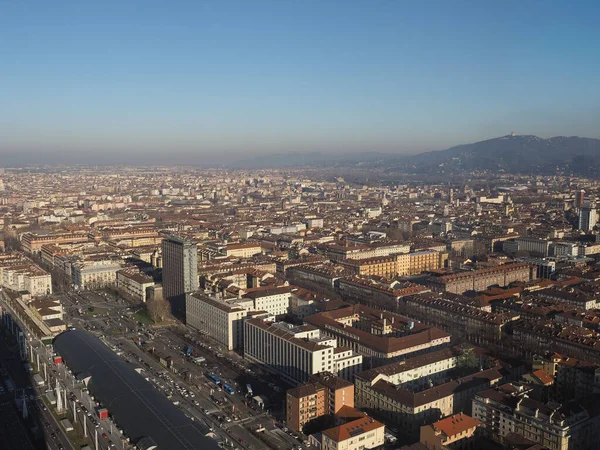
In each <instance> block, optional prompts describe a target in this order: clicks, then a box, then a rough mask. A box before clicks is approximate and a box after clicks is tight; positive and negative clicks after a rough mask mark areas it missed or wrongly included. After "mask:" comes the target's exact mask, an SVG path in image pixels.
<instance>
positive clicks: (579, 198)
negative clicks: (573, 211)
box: [575, 189, 585, 208]
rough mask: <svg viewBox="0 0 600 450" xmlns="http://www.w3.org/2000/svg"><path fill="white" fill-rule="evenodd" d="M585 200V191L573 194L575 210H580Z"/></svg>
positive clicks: (581, 190)
mask: <svg viewBox="0 0 600 450" xmlns="http://www.w3.org/2000/svg"><path fill="white" fill-rule="evenodd" d="M584 198H585V191H584V190H583V189H580V190H578V191H577V192H575V208H581V207H582V206H583V199H584Z"/></svg>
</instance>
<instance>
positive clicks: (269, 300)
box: [240, 286, 292, 317]
mask: <svg viewBox="0 0 600 450" xmlns="http://www.w3.org/2000/svg"><path fill="white" fill-rule="evenodd" d="M291 296H292V287H291V286H281V287H275V288H264V289H263V288H257V289H256V290H253V291H251V292H247V293H246V294H244V296H243V297H242V300H243V302H240V306H242V307H244V308H246V309H248V310H252V311H266V312H268V313H269V314H272V315H274V316H275V317H281V316H285V315H286V314H287V313H288V311H289V307H290V298H291ZM244 300H248V301H249V302H246V301H244ZM247 303H250V304H247Z"/></svg>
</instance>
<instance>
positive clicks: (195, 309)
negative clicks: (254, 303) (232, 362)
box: [185, 292, 248, 350]
mask: <svg viewBox="0 0 600 450" xmlns="http://www.w3.org/2000/svg"><path fill="white" fill-rule="evenodd" d="M185 311H186V323H187V324H188V325H189V326H191V327H193V328H196V329H197V330H199V331H201V332H202V333H204V334H206V335H208V336H210V337H211V338H212V339H214V340H216V341H217V342H219V343H220V344H222V345H223V346H225V347H226V348H227V349H228V350H235V349H238V348H243V346H244V324H243V320H244V317H246V315H247V313H248V312H247V311H246V310H245V309H244V308H241V307H239V306H236V304H235V303H233V304H230V303H228V302H225V301H222V300H217V299H213V298H210V297H208V296H206V295H204V294H203V293H201V292H194V293H192V294H187V295H186V310H185Z"/></svg>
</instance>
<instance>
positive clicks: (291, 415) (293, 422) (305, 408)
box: [286, 372, 354, 432]
mask: <svg viewBox="0 0 600 450" xmlns="http://www.w3.org/2000/svg"><path fill="white" fill-rule="evenodd" d="M344 406H350V407H354V384H352V383H351V382H349V381H347V380H344V379H343V378H340V377H339V376H336V375H334V374H332V373H330V372H321V373H318V374H315V375H312V376H311V377H310V379H309V381H308V382H307V383H306V384H303V385H301V386H298V387H296V388H293V389H290V390H288V391H287V393H286V423H287V424H288V426H289V427H290V428H291V429H292V430H294V431H297V432H302V428H303V427H304V425H306V424H307V423H308V422H310V421H311V420H314V419H317V418H319V417H322V416H325V415H328V414H330V415H333V414H336V413H337V412H339V411H340V409H341V408H342V407H344Z"/></svg>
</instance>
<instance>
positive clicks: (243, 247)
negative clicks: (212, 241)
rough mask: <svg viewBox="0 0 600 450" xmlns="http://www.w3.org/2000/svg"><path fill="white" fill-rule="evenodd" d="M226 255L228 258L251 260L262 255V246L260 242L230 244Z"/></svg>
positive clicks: (226, 249) (226, 248)
mask: <svg viewBox="0 0 600 450" xmlns="http://www.w3.org/2000/svg"><path fill="white" fill-rule="evenodd" d="M224 253H225V255H226V256H231V257H235V258H250V257H252V256H254V255H256V254H258V253H261V246H260V243H258V242H256V243H254V242H252V243H248V244H228V245H227V246H226V247H225V249H224Z"/></svg>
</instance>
